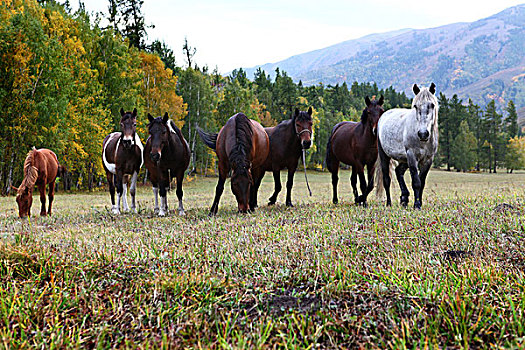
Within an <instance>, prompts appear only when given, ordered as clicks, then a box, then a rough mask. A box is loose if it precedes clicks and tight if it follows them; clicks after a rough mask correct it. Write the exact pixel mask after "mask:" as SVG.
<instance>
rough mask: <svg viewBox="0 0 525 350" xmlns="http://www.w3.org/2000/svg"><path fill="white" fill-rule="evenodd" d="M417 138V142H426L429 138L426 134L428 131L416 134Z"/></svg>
mask: <svg viewBox="0 0 525 350" xmlns="http://www.w3.org/2000/svg"><path fill="white" fill-rule="evenodd" d="M417 136H418V137H419V141H421V142H427V141H428V138H429V137H430V133H429V132H428V130H424V131H421V130H420V131H418V132H417Z"/></svg>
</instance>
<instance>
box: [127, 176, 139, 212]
mask: <svg viewBox="0 0 525 350" xmlns="http://www.w3.org/2000/svg"><path fill="white" fill-rule="evenodd" d="M138 176H139V174H138V173H137V172H136V171H135V172H134V173H133V176H132V177H131V186H130V189H129V192H130V193H131V210H132V211H133V212H134V213H136V212H137V207H136V205H135V194H136V191H137V178H138Z"/></svg>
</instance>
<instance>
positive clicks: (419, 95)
mask: <svg viewBox="0 0 525 350" xmlns="http://www.w3.org/2000/svg"><path fill="white" fill-rule="evenodd" d="M412 90H413V91H414V94H415V95H416V97H414V100H413V101H412V109H406V108H395V109H391V110H389V111H387V112H385V114H383V116H382V117H381V120H380V121H379V124H378V125H377V136H378V149H379V163H380V164H378V165H379V166H378V167H377V176H378V179H379V180H378V181H379V183H378V186H377V192H378V194H379V193H381V191H382V190H383V189H384V190H385V192H386V205H387V206H390V205H392V201H391V199H390V171H391V167H392V159H393V160H396V161H398V165H397V167H396V169H395V171H396V177H397V181H398V182H399V187H400V188H401V199H400V201H401V205H402V206H404V207H406V206H408V197H409V192H408V188H407V185H406V183H405V179H404V178H403V175H404V174H405V172H406V170H407V169H410V176H411V177H412V189H413V190H414V208H415V209H421V205H422V198H423V189H424V188H425V181H426V178H427V175H428V171H429V170H430V167H431V166H432V161H433V160H434V156H435V155H436V153H437V149H438V137H439V132H438V109H439V106H438V100H437V98H436V96H435V93H436V85H435V84H434V83H432V84H431V85H430V87H429V88H428V89H427V88H422V89H419V87H418V86H417V85H416V84H414V86H413V87H412ZM418 170H419V173H418ZM381 180H382V181H381Z"/></svg>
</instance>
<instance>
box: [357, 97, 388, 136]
mask: <svg viewBox="0 0 525 350" xmlns="http://www.w3.org/2000/svg"><path fill="white" fill-rule="evenodd" d="M384 102H385V99H384V97H383V95H381V97H380V98H379V101H376V99H375V98H374V99H373V100H370V98H368V96H366V97H365V103H366V107H365V109H363V114H362V115H361V123H363V125H368V126H369V127H370V130H372V134H373V135H374V136H376V135H377V122H378V121H379V118H380V117H381V115H382V114H383V112H384V110H383V103H384Z"/></svg>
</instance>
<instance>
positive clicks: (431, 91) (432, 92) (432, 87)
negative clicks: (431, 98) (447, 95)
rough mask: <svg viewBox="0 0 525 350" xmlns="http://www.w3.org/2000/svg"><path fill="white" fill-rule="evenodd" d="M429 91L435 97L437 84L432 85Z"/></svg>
mask: <svg viewBox="0 0 525 350" xmlns="http://www.w3.org/2000/svg"><path fill="white" fill-rule="evenodd" d="M428 91H430V93H431V94H432V95H435V94H436V84H434V83H432V84H430V87H429V88H428Z"/></svg>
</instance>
